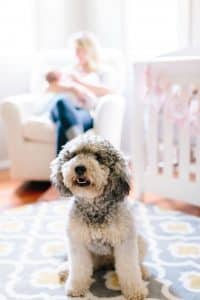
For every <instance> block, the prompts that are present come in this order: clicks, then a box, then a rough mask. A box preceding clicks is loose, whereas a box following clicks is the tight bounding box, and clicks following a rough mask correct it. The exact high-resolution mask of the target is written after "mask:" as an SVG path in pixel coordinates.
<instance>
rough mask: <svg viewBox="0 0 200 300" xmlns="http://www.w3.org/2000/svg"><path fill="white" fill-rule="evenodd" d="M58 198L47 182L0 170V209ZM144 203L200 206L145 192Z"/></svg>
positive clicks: (197, 211) (198, 212)
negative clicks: (17, 176)
mask: <svg viewBox="0 0 200 300" xmlns="http://www.w3.org/2000/svg"><path fill="white" fill-rule="evenodd" d="M56 198H58V193H57V192H56V190H55V189H54V188H53V187H51V185H50V183H49V182H26V183H24V182H21V181H19V180H13V179H10V175H9V171H1V172H0V210H1V211H2V210H4V209H6V208H11V207H16V206H20V205H24V204H27V203H34V202H38V201H51V200H55V199H56ZM143 201H144V203H153V204H155V205H157V206H159V207H161V208H163V209H170V210H179V211H183V212H185V213H188V214H191V215H195V216H200V207H196V206H192V205H188V204H185V203H183V202H181V201H174V200H171V199H164V198H160V197H158V196H155V195H152V194H145V195H144V199H143Z"/></svg>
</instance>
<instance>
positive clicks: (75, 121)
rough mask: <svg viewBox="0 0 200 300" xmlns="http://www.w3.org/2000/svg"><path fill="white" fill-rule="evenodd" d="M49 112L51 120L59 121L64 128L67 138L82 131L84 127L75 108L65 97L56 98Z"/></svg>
mask: <svg viewBox="0 0 200 300" xmlns="http://www.w3.org/2000/svg"><path fill="white" fill-rule="evenodd" d="M50 113H51V118H52V120H53V121H54V122H55V121H59V122H60V123H61V124H62V126H63V128H65V134H66V138H67V139H72V138H74V137H75V136H77V135H78V134H80V133H82V132H83V130H84V128H83V125H82V123H81V122H80V119H79V116H78V113H77V109H76V108H75V107H74V105H73V104H72V103H71V101H70V100H68V99H67V98H63V99H58V100H56V101H55V102H54V105H53V107H52V109H51V112H50Z"/></svg>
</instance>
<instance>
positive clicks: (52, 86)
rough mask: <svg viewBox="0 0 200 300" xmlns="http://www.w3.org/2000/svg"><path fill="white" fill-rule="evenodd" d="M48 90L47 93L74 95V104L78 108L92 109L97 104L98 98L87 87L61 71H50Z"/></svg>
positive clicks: (48, 74) (47, 76) (47, 79)
mask: <svg viewBox="0 0 200 300" xmlns="http://www.w3.org/2000/svg"><path fill="white" fill-rule="evenodd" d="M45 78H46V81H47V82H48V84H49V85H48V88H47V89H46V92H53V93H66V94H69V93H70V94H72V95H73V96H75V97H72V100H73V102H75V103H74V104H75V105H76V106H84V107H85V108H87V107H88V108H92V107H93V106H94V103H95V99H96V96H95V95H94V94H93V93H92V92H90V91H89V90H88V89H86V88H85V87H83V86H81V85H80V84H77V82H74V81H73V76H70V75H69V76H64V75H63V74H62V73H61V72H59V71H50V72H48V73H47V74H46V77H45Z"/></svg>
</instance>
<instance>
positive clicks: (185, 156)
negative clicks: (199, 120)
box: [178, 121, 190, 180]
mask: <svg viewBox="0 0 200 300" xmlns="http://www.w3.org/2000/svg"><path fill="white" fill-rule="evenodd" d="M178 171H179V177H180V178H183V179H186V180H188V179H189V172H190V131H189V122H188V121H185V122H184V124H183V125H182V126H181V127H180V130H179V170H178Z"/></svg>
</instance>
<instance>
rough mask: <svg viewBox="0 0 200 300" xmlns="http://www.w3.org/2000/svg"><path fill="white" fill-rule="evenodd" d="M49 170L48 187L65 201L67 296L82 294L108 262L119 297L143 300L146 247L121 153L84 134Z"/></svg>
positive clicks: (145, 292)
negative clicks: (132, 207)
mask: <svg viewBox="0 0 200 300" xmlns="http://www.w3.org/2000/svg"><path fill="white" fill-rule="evenodd" d="M51 170H52V173H51V180H52V182H53V184H54V185H55V186H56V188H57V189H58V190H59V192H60V194H61V195H62V196H64V197H66V198H67V197H69V199H70V202H69V204H70V205H69V208H68V209H69V211H68V215H67V249H68V264H69V269H68V272H69V274H68V279H67V281H66V284H65V291H66V294H67V295H68V296H74V297H79V296H83V295H84V294H85V293H86V292H87V290H88V289H89V287H90V284H91V277H92V274H93V270H94V269H97V268H99V267H101V266H102V265H110V264H112V263H113V264H114V266H115V269H116V272H117V275H118V279H119V283H120V286H121V290H122V292H123V294H124V296H125V297H126V298H127V299H129V300H142V299H144V298H145V296H146V294H147V290H146V288H145V285H144V282H143V279H142V277H143V278H144V277H145V275H146V274H147V273H146V270H145V269H144V267H143V266H142V261H143V258H144V255H145V243H144V241H143V239H142V238H141V237H140V236H138V234H137V232H136V227H135V225H134V219H133V214H132V212H131V209H130V207H129V206H130V204H129V203H128V201H127V195H128V194H129V190H130V176H129V175H128V171H127V166H126V163H125V160H124V159H123V157H122V155H121V154H120V152H119V151H117V150H116V149H115V148H114V147H113V146H112V145H111V144H110V143H109V142H108V141H106V140H103V139H102V138H100V137H97V136H91V135H87V134H85V135H83V136H81V137H78V138H75V139H73V140H72V141H70V142H68V143H67V144H66V146H64V148H63V149H62V151H61V152H60V153H59V155H58V157H57V158H56V159H55V160H54V161H53V162H52V164H51ZM65 268H67V265H66V267H65ZM62 274H64V273H62Z"/></svg>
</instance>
